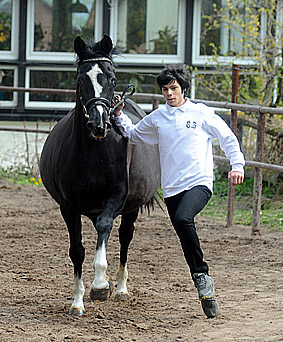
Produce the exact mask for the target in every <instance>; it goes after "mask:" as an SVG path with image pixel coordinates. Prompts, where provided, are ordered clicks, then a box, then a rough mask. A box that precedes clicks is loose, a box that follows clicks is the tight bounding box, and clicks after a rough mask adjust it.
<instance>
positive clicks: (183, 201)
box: [165, 185, 212, 275]
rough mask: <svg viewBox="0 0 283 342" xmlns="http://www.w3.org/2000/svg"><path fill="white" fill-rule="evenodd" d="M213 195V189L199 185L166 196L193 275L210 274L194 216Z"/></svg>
mask: <svg viewBox="0 0 283 342" xmlns="http://www.w3.org/2000/svg"><path fill="white" fill-rule="evenodd" d="M211 195H212V193H211V191H210V190H209V189H208V188H207V187H206V186H205V185H198V186H195V187H194V188H192V189H190V190H186V191H183V192H181V193H179V194H177V195H175V196H172V197H167V198H165V203H166V206H167V209H168V213H169V216H170V219H171V222H172V224H173V227H174V228H175V231H176V233H177V235H178V237H179V239H180V242H181V245H182V248H183V253H184V255H185V258H186V261H187V263H188V265H189V268H190V272H191V275H193V274H194V273H207V274H208V265H207V263H206V262H205V261H203V253H202V250H201V248H200V242H199V238H198V235H197V232H196V227H195V222H194V218H195V216H196V215H197V214H198V213H199V212H200V211H201V210H202V209H203V208H204V207H205V205H206V204H207V202H208V201H209V199H210V197H211Z"/></svg>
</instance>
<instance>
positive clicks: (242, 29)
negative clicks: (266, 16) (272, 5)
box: [200, 0, 260, 56]
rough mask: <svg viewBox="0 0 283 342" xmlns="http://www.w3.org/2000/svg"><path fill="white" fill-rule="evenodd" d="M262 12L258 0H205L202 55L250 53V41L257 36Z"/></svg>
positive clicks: (242, 54) (203, 1)
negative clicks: (252, 34) (252, 30)
mask: <svg viewBox="0 0 283 342" xmlns="http://www.w3.org/2000/svg"><path fill="white" fill-rule="evenodd" d="M259 21H260V14H259V13H258V8H257V3H256V1H254V0H253V1H251V0H247V1H238V0H213V1H211V0H202V2H201V37H200V40H201V45H200V54H201V55H208V56H209V55H213V53H214V52H216V53H219V54H220V55H221V56H236V55H241V56H251V55H252V53H253V52H252V50H251V48H250V44H249V41H251V40H252V39H256V36H251V34H250V33H249V30H251V28H252V29H254V31H255V32H256V31H257V30H258V27H259Z"/></svg>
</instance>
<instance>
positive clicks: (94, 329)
mask: <svg viewBox="0 0 283 342" xmlns="http://www.w3.org/2000/svg"><path fill="white" fill-rule="evenodd" d="M0 196H1V206H0V217H1V220H0V227H1V253H0V280H1V284H0V286H1V296H0V341H1V342H2V341H3V342H4V341H5V342H10V341H15V342H19V341H21V342H22V341H25V342H28V341H36V342H38V341H82V342H83V341H105V342H116V341H117V342H119V341H127V342H131V341H137V342H151V341H154V342H167V341H170V342H171V341H172V342H173V341H201V342H203V341H253V342H255V341H260V342H265V341H276V342H277V341H283V275H282V274H283V273H282V270H283V268H282V266H283V261H282V253H283V233H278V232H277V233H274V232H272V233H270V232H267V231H263V232H262V236H259V237H251V235H250V228H245V227H235V228H233V229H227V228H226V227H225V224H224V223H215V222H212V221H209V220H204V219H200V221H199V223H198V230H199V236H200V239H201V244H202V247H203V250H204V253H205V259H206V260H207V261H208V262H209V265H210V268H211V275H212V276H213V277H214V279H215V284H216V290H217V297H218V301H219V304H220V313H219V316H218V318H216V319H207V318H206V317H205V316H204V314H203V312H202V310H201V305H200V303H199V301H198V299H197V292H196V289H195V288H194V286H193V283H192V281H191V280H190V277H189V272H188V269H187V266H186V264H185V261H184V258H183V255H182V252H181V248H180V245H179V242H178V240H177V238H176V236H175V233H174V232H173V229H172V228H171V225H170V223H169V219H168V217H167V214H166V213H163V212H162V211H161V210H160V209H156V210H155V211H154V212H153V213H152V214H151V216H150V217H148V216H147V215H146V214H142V215H140V216H139V219H138V221H137V222H136V232H135V237H134V241H133V242H132V244H131V248H130V251H129V264H128V268H129V281H128V289H129V292H130V294H131V299H130V301H129V302H115V301H114V299H113V298H111V299H110V300H109V301H107V302H104V303H93V302H91V301H90V299H89V297H88V293H89V290H90V285H91V281H92V280H93V275H94V273H93V269H92V260H93V257H94V251H95V243H96V232H95V231H94V229H93V228H92V226H91V223H90V221H89V220H88V219H87V218H83V241H84V246H85V248H86V260H85V263H84V274H83V280H84V284H85V287H86V295H85V307H86V314H85V315H84V316H82V317H69V316H67V314H66V313H67V311H68V309H69V306H70V305H71V303H72V287H73V266H72V263H71V261H70V259H69V257H68V248H69V239H68V234H67V229H66V227H65V224H64V222H63V219H62V218H61V216H60V213H59V210H58V206H57V204H56V203H55V202H54V201H53V200H52V199H51V198H50V196H49V195H48V194H47V192H46V191H45V190H44V189H43V188H35V187H31V186H18V185H14V184H11V183H8V182H6V181H5V180H1V179H0ZM117 227H118V220H117V222H115V226H114V228H113V231H112V234H111V237H110V240H109V246H108V264H109V268H108V275H109V276H110V278H111V279H113V280H115V274H116V270H117V268H118V263H119V259H118V255H119V243H118V230H117Z"/></svg>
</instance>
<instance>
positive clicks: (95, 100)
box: [79, 57, 113, 119]
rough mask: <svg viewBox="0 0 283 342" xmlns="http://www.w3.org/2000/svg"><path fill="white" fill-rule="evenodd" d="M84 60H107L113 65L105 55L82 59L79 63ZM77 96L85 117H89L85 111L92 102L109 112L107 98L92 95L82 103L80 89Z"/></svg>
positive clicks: (109, 106)
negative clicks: (92, 96)
mask: <svg viewBox="0 0 283 342" xmlns="http://www.w3.org/2000/svg"><path fill="white" fill-rule="evenodd" d="M86 62H108V63H110V64H111V65H113V62H112V60H111V59H110V58H107V57H95V58H88V59H84V60H83V61H82V62H81V63H86ZM79 97H80V101H81V104H82V107H83V111H84V115H85V117H86V118H87V119H89V114H88V113H87V107H88V106H89V105H90V104H92V103H95V105H96V106H103V107H105V109H106V110H107V111H108V112H110V108H111V103H110V101H109V100H107V99H105V98H104V97H94V98H92V99H89V100H88V101H87V102H86V103H83V98H82V95H81V91H79Z"/></svg>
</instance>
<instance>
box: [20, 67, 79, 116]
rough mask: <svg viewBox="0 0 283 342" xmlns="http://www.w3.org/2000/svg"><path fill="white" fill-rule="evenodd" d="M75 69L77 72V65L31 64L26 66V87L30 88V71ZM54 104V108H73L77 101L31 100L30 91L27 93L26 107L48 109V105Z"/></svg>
mask: <svg viewBox="0 0 283 342" xmlns="http://www.w3.org/2000/svg"><path fill="white" fill-rule="evenodd" d="M35 70H38V71H73V72H74V73H76V71H77V68H76V67H60V68H59V67H52V66H50V67H49V66H29V67H27V68H26V77H25V79H26V80H25V87H26V88H27V89H29V88H30V72H31V71H35ZM50 105H52V109H61V110H68V109H69V110H71V109H72V108H74V107H75V105H76V102H75V101H74V102H55V101H31V100H30V93H29V92H26V93H25V108H26V109H47V108H48V106H49V107H50Z"/></svg>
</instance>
